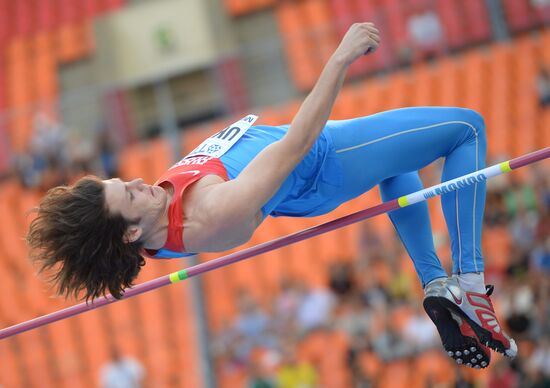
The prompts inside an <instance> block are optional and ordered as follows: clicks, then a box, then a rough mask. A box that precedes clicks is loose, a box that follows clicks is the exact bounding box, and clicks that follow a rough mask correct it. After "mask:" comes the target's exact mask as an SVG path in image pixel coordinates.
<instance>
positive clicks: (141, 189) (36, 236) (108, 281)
mask: <svg viewBox="0 0 550 388" xmlns="http://www.w3.org/2000/svg"><path fill="white" fill-rule="evenodd" d="M149 187H150V186H146V185H143V182H142V181H141V180H135V181H132V182H128V183H124V182H122V181H120V180H119V179H112V180H108V181H101V180H100V179H98V178H96V177H93V176H89V177H85V178H82V179H80V180H79V181H77V182H76V183H75V184H74V185H73V186H60V187H56V188H54V189H51V190H50V191H48V193H47V194H46V196H45V197H44V198H43V200H42V202H41V203H40V205H39V207H38V208H37V209H36V213H37V217H36V218H35V219H34V220H33V222H32V223H31V226H30V230H29V233H28V235H27V241H28V243H29V246H30V258H31V260H32V261H33V262H35V263H37V264H39V269H40V271H44V270H49V269H52V270H53V271H54V272H53V274H52V278H51V280H53V281H54V282H55V283H56V286H57V291H58V293H59V294H61V295H65V296H69V295H74V296H78V295H79V294H80V292H83V298H85V299H86V300H90V299H93V298H96V297H98V296H101V295H103V294H105V293H107V292H110V293H111V294H112V295H113V296H114V297H115V298H120V297H121V296H122V291H123V290H124V288H126V287H128V286H130V285H131V284H132V281H133V280H134V279H135V278H136V277H137V275H138V273H139V271H140V269H141V267H142V266H143V265H144V264H145V261H144V259H143V257H142V255H141V251H142V248H143V241H144V239H143V237H144V236H145V235H146V234H147V233H148V232H149V229H148V228H149V227H150V226H151V222H152V218H153V217H154V215H155V214H157V213H158V212H159V211H160V210H158V208H160V205H157V202H159V203H160V201H157V198H156V196H155V195H153V193H151V192H150V190H148V188H149ZM159 189H160V188H156V189H155V190H159ZM160 190H162V189H160ZM162 191H164V190H162ZM162 194H163V193H160V192H159V195H162ZM148 195H151V197H150V200H149V201H147V199H146V197H147V196H148ZM164 195H165V194H164ZM159 200H160V198H159ZM155 212H156V213H155Z"/></svg>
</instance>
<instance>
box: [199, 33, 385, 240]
mask: <svg viewBox="0 0 550 388" xmlns="http://www.w3.org/2000/svg"><path fill="white" fill-rule="evenodd" d="M379 42H380V38H379V31H378V29H377V28H376V27H375V26H374V24H373V23H356V24H354V25H352V26H351V27H350V29H349V30H348V31H347V33H346V35H345V36H344V38H343V39H342V41H341V42H340V45H339V46H338V48H337V49H336V50H335V52H334V53H333V55H332V56H331V57H330V59H329V60H328V62H327V63H326V65H325V67H324V69H323V71H322V73H321V75H320V77H319V79H318V80H317V83H316V84H315V86H314V88H313V89H312V91H311V92H310V94H309V95H308V96H307V98H306V99H305V100H304V102H303V103H302V105H301V107H300V109H299V110H298V113H297V114H296V116H295V117H294V119H293V120H292V123H291V125H290V127H289V129H288V132H287V134H286V135H285V136H283V137H282V138H281V140H279V141H276V142H274V143H272V144H270V145H269V146H268V147H266V148H265V149H264V150H262V152H260V153H259V154H258V155H257V156H256V157H255V158H254V159H253V160H252V161H251V162H250V163H249V164H248V166H247V167H246V168H245V169H244V170H243V171H242V172H241V173H240V174H239V176H238V177H237V178H236V179H234V180H231V181H227V182H224V183H219V184H213V185H209V186H206V187H205V188H204V189H203V190H202V193H201V195H200V198H201V199H200V201H197V204H196V205H197V206H198V207H199V208H200V209H196V210H197V212H200V213H202V214H203V216H202V217H201V218H202V219H203V220H206V219H208V221H207V222H208V228H204V229H207V230H209V231H211V232H209V233H208V234H211V235H212V236H218V237H220V236H221V238H222V239H223V236H224V235H231V236H232V239H233V240H242V241H233V242H234V245H238V244H239V243H244V242H246V241H247V240H248V239H249V238H250V236H251V235H252V233H253V231H254V229H255V227H256V226H257V219H258V213H259V212H260V209H261V207H262V206H263V205H264V204H265V203H266V202H267V201H268V200H269V199H270V198H271V197H272V196H273V195H274V194H275V193H276V192H277V190H278V189H279V187H280V186H281V184H282V183H283V181H284V180H285V179H286V178H287V176H288V175H289V174H290V172H291V171H292V170H293V169H294V168H295V167H296V165H297V164H298V163H299V162H300V161H301V160H302V159H303V158H304V156H305V154H306V153H307V152H308V151H309V149H310V148H311V146H312V145H313V143H314V142H315V141H316V139H317V137H318V136H319V134H320V133H321V131H322V129H323V128H324V126H325V125H326V122H327V120H328V117H329V115H330V112H331V110H332V106H333V104H334V101H335V99H336V96H337V95H338V92H339V91H340V88H341V87H342V83H343V81H344V77H345V74H346V71H347V69H348V67H349V65H350V64H351V63H352V62H353V61H355V60H356V59H357V58H359V57H361V56H362V55H364V54H366V53H367V51H369V50H375V49H376V48H377V47H378V44H379ZM194 213H195V212H194ZM201 229H203V228H201ZM203 232H204V230H203ZM205 238H206V239H208V236H205ZM220 244H221V245H224V246H223V247H221V248H220V249H224V248H226V247H227V246H225V245H226V244H223V243H222V242H221V241H220ZM193 245H194V244H193ZM198 245H202V244H198ZM207 245H208V247H207V248H208V249H209V250H211V249H212V250H215V249H216V247H213V246H212V245H211V244H207ZM231 245H233V244H231ZM198 248H199V247H198Z"/></svg>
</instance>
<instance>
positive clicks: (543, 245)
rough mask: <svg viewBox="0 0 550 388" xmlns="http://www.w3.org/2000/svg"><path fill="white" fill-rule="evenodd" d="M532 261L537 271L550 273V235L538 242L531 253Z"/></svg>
mask: <svg viewBox="0 0 550 388" xmlns="http://www.w3.org/2000/svg"><path fill="white" fill-rule="evenodd" d="M531 263H532V265H533V268H534V270H535V271H543V272H546V273H550V236H548V237H546V239H544V240H542V239H541V241H540V242H539V243H538V244H537V246H536V247H535V249H533V252H532V253H531Z"/></svg>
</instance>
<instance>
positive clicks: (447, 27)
mask: <svg viewBox="0 0 550 388" xmlns="http://www.w3.org/2000/svg"><path fill="white" fill-rule="evenodd" d="M459 6H460V2H459V1H457V0H438V1H437V2H436V7H437V11H438V14H439V16H440V17H441V20H442V22H443V30H444V33H445V40H446V43H447V45H448V46H449V47H451V48H456V47H461V46H463V45H464V43H465V40H466V36H467V35H466V34H465V33H464V31H465V30H466V29H465V28H464V26H463V23H462V19H461V18H459V17H457V16H456V15H457V13H458V9H459Z"/></svg>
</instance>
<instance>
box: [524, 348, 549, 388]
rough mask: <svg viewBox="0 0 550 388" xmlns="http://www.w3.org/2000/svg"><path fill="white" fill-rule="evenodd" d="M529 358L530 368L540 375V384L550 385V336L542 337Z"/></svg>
mask: <svg viewBox="0 0 550 388" xmlns="http://www.w3.org/2000/svg"><path fill="white" fill-rule="evenodd" d="M537 343H538V346H537V348H536V349H535V351H534V352H533V354H532V356H531V357H530V358H529V360H528V368H529V369H530V370H531V371H532V372H535V374H536V375H538V376H539V381H538V382H539V384H540V383H542V384H541V385H539V386H550V338H549V337H542V338H540V339H539V341H538V342H537Z"/></svg>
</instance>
